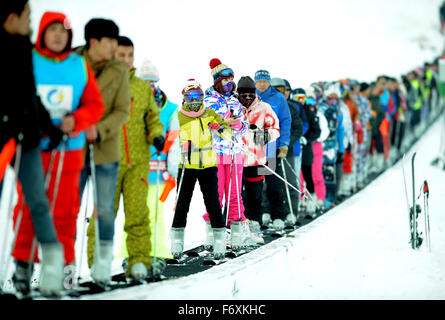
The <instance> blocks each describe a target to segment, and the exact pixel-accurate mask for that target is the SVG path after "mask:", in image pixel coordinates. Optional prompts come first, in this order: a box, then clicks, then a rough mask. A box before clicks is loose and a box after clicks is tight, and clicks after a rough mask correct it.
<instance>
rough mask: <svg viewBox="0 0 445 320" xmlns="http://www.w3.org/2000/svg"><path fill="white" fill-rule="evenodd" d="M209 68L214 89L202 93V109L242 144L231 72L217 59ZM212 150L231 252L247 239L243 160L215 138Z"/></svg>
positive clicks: (238, 152) (230, 145) (230, 146)
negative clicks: (210, 112) (213, 114)
mask: <svg viewBox="0 0 445 320" xmlns="http://www.w3.org/2000/svg"><path fill="white" fill-rule="evenodd" d="M210 68H211V75H212V77H213V86H211V87H210V88H208V89H207V90H206V91H205V96H204V106H205V108H207V109H212V110H214V111H215V112H216V113H217V114H219V115H220V116H221V118H222V119H223V120H224V121H225V122H226V123H227V124H229V125H230V127H231V128H232V132H233V138H234V141H235V142H237V143H241V144H242V140H241V138H242V136H243V135H244V134H246V132H247V130H248V128H249V124H248V122H247V121H246V119H245V117H244V114H243V111H242V108H241V104H240V103H239V101H238V99H237V96H236V91H235V87H236V86H235V82H233V77H234V73H233V70H232V69H231V68H229V67H228V66H226V65H225V64H223V63H221V61H220V60H219V59H216V58H214V59H212V60H211V61H210ZM213 148H214V149H215V152H216V156H217V158H218V192H219V201H220V203H221V207H223V206H224V205H225V206H226V207H228V212H227V215H228V219H227V225H228V226H230V244H231V247H232V249H238V248H240V247H242V246H244V245H245V244H246V243H248V240H249V233H248V224H247V221H246V217H245V216H244V205H243V201H242V197H241V188H242V177H243V157H242V153H241V149H240V148H239V147H237V146H234V145H233V143H232V142H231V141H228V140H226V139H223V138H221V137H220V136H218V135H215V137H214V138H213ZM232 162H233V163H232ZM223 199H225V203H223V201H224V200H223ZM226 209H227V208H226ZM203 217H204V220H205V221H206V230H207V240H206V246H210V244H211V243H212V240H211V239H212V236H213V235H212V227H211V225H210V219H209V213H208V212H206V213H205V214H204V216H203Z"/></svg>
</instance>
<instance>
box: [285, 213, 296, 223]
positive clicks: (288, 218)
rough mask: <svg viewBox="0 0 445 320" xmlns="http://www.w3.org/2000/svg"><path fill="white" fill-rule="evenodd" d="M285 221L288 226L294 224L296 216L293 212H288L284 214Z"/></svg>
mask: <svg viewBox="0 0 445 320" xmlns="http://www.w3.org/2000/svg"><path fill="white" fill-rule="evenodd" d="M285 223H286V224H287V225H288V226H294V225H295V224H296V223H297V217H296V216H295V215H294V214H292V213H289V214H288V215H287V216H286V221H285Z"/></svg>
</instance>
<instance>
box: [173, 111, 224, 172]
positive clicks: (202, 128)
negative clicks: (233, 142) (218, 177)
mask: <svg viewBox="0 0 445 320" xmlns="http://www.w3.org/2000/svg"><path fill="white" fill-rule="evenodd" d="M178 118H179V125H180V133H179V139H180V145H181V150H182V151H181V153H182V161H181V163H180V164H179V167H180V168H182V167H183V161H184V159H185V168H186V169H206V168H210V167H215V166H216V165H217V159H216V153H215V151H214V150H213V138H212V132H211V129H210V128H209V123H212V122H214V123H218V124H220V125H222V126H223V127H224V131H223V134H222V135H221V134H219V133H217V132H216V134H218V135H219V136H220V137H221V138H224V139H226V138H228V139H231V137H232V130H231V129H230V127H229V125H228V124H227V123H226V122H224V120H223V119H222V118H221V116H220V115H219V114H217V113H216V112H215V111H214V110H212V109H204V105H202V106H201V109H200V110H199V111H197V112H190V111H189V110H187V107H186V106H182V107H181V108H180V109H179V111H178ZM184 157H185V158H184Z"/></svg>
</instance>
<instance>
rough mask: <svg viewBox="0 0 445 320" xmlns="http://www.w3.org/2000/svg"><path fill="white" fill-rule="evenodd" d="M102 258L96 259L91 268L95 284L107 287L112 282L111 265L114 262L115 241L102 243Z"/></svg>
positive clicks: (102, 241)
mask: <svg viewBox="0 0 445 320" xmlns="http://www.w3.org/2000/svg"><path fill="white" fill-rule="evenodd" d="M99 249H100V251H99V252H100V256H99V257H96V256H95V257H94V263H93V266H92V267H91V277H92V278H93V280H94V282H95V283H96V284H97V285H99V286H101V287H106V286H107V285H108V284H109V283H110V281H111V263H112V262H113V241H112V240H111V241H104V240H101V241H100V245H99Z"/></svg>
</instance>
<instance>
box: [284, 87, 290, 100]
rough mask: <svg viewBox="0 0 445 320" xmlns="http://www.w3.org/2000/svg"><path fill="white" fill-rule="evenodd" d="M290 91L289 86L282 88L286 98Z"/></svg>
mask: <svg viewBox="0 0 445 320" xmlns="http://www.w3.org/2000/svg"><path fill="white" fill-rule="evenodd" d="M290 91H291V90H290V88H289V87H285V88H284V96H285V97H286V100H288V99H289V96H290Z"/></svg>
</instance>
